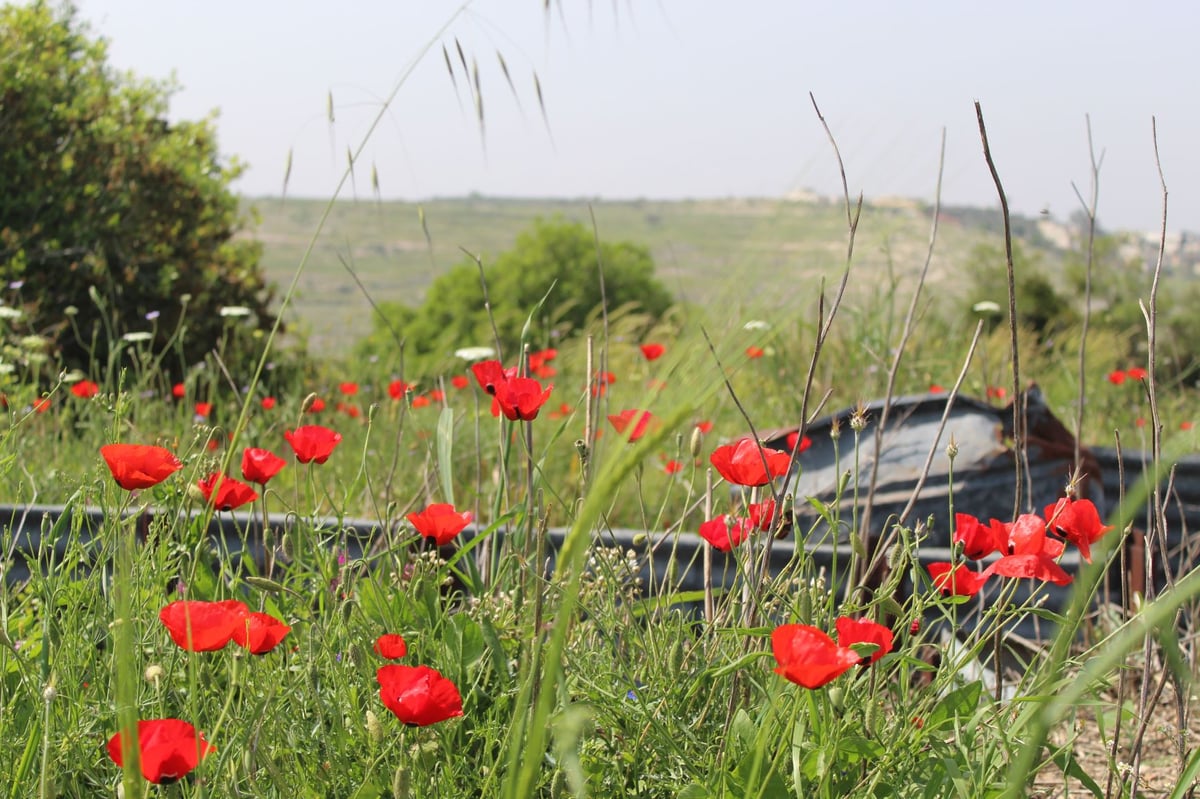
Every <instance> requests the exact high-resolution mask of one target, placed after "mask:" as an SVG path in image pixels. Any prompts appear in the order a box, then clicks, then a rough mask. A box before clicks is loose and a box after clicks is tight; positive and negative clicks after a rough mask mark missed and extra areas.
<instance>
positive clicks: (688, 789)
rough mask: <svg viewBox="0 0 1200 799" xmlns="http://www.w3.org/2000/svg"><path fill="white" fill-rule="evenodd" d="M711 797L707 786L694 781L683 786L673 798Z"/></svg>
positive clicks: (693, 798) (701, 798)
mask: <svg viewBox="0 0 1200 799" xmlns="http://www.w3.org/2000/svg"><path fill="white" fill-rule="evenodd" d="M711 797H712V794H711V793H709V792H708V788H705V787H704V786H703V785H700V784H699V783H695V782H693V783H692V784H691V785H685V786H683V789H682V790H681V791H680V792H679V793H678V794H676V795H675V799H710V798H711Z"/></svg>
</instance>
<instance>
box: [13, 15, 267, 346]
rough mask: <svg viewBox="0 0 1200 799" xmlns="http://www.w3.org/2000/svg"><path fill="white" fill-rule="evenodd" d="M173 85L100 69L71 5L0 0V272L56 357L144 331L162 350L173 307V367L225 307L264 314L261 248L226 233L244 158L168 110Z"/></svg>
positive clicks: (219, 325) (256, 316) (255, 319)
mask: <svg viewBox="0 0 1200 799" xmlns="http://www.w3.org/2000/svg"><path fill="white" fill-rule="evenodd" d="M171 92H172V87H171V86H170V85H169V84H164V83H157V82H153V81H146V80H139V79H137V78H135V77H133V76H131V75H125V74H119V73H117V72H115V71H114V70H113V69H112V68H111V67H109V65H108V63H107V49H106V45H105V42H104V41H103V40H102V39H98V38H94V37H92V36H90V35H89V31H88V29H87V28H86V26H85V24H84V23H83V22H81V21H80V20H79V18H78V16H77V12H76V10H75V9H74V8H73V7H71V6H70V5H66V6H61V7H60V6H54V7H52V6H50V5H49V4H47V3H45V2H34V3H30V4H25V5H21V4H18V5H7V6H4V7H3V8H0V141H3V146H0V278H2V279H3V281H4V284H5V285H8V286H13V285H18V286H20V290H19V292H9V293H6V294H5V295H4V296H5V298H6V299H7V301H8V302H10V303H11V302H18V301H19V302H20V303H21V305H22V311H23V312H24V315H25V319H26V320H28V323H29V327H30V329H31V330H33V331H34V332H37V333H38V334H40V335H43V336H45V337H47V338H49V339H51V341H52V343H53V346H54V347H56V348H57V350H58V354H59V355H61V357H62V359H63V361H64V363H66V364H68V365H76V366H80V367H83V368H85V369H86V368H87V367H88V365H89V362H90V361H91V360H92V359H97V360H99V361H100V362H101V363H104V362H105V360H106V358H107V357H108V354H109V351H110V347H111V346H113V345H114V344H115V343H116V342H117V341H118V340H119V338H120V337H121V336H122V335H123V334H125V333H128V332H131V331H149V330H150V329H151V328H152V327H153V328H154V330H156V331H157V333H156V335H157V339H156V340H155V341H154V342H153V345H154V346H155V347H159V348H161V347H163V346H165V345H166V344H167V340H168V337H169V336H170V335H171V333H172V332H173V331H174V330H175V329H176V327H177V325H178V324H179V323H180V321H181V316H182V317H183V318H182V323H183V324H184V325H185V326H186V333H185V335H183V336H182V337H180V338H179V339H177V340H176V342H175V343H174V346H177V347H178V356H179V357H172V358H167V359H165V360H164V361H163V365H164V367H167V368H182V367H184V366H185V365H186V364H189V363H192V362H195V361H198V360H200V359H202V358H203V357H204V356H205V354H206V353H208V352H209V351H210V350H212V349H213V348H214V347H215V346H216V344H217V342H218V341H219V340H220V338H221V336H222V332H223V329H224V327H225V325H226V324H227V323H228V320H227V319H224V318H222V316H221V315H220V314H219V309H220V308H222V307H223V306H241V307H244V308H246V309H248V312H249V316H250V319H251V323H252V324H256V325H259V326H261V327H266V326H269V325H270V324H271V323H272V322H273V321H274V318H273V316H272V314H271V311H270V310H269V308H268V303H269V299H270V295H269V292H268V291H267V288H266V286H265V284H264V280H263V275H262V273H261V271H260V268H259V255H260V246H259V244H258V243H256V242H254V241H252V240H251V239H249V238H246V237H243V236H241V235H239V233H240V232H241V230H242V228H243V222H244V220H243V218H242V216H241V214H240V212H239V208H238V200H237V197H236V196H235V195H234V194H233V193H232V192H231V191H230V183H231V182H232V181H233V180H234V179H235V178H236V177H237V176H238V175H239V174H241V171H242V167H241V165H240V164H238V163H237V162H236V161H233V162H224V161H223V160H222V159H221V156H220V154H219V152H218V150H217V143H216V136H215V132H214V129H213V124H212V119H211V118H209V119H204V120H201V121H198V122H179V123H171V122H169V121H168V120H167V101H168V99H169V97H170V94H171ZM72 307H73V308H74V309H75V315H74V318H73V319H69V318H68V316H67V315H65V314H64V311H65V310H66V309H68V308H72ZM147 314H150V315H151V316H152V317H154V319H155V321H154V323H153V325H152V324H151V323H150V322H149V321H147ZM242 324H246V322H245V321H243V322H242Z"/></svg>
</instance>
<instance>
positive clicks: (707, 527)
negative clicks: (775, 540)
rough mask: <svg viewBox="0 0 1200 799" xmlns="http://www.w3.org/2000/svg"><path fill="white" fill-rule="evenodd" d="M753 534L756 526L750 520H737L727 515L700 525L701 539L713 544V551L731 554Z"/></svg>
mask: <svg viewBox="0 0 1200 799" xmlns="http://www.w3.org/2000/svg"><path fill="white" fill-rule="evenodd" d="M752 532H754V525H753V524H751V523H750V520H749V519H735V518H733V517H731V516H729V515H727V514H721V515H720V516H718V517H717V518H715V519H709V520H708V521H706V522H704V523H703V524H701V525H700V537H701V538H703V539H704V540H705V541H707V542H708V543H710V544H712V546H713V549H719V550H720V551H722V552H729V551H730V550H732V549H733V548H734V547H736V546H737V545H738V544H740V543H742V542H743V541H745V540H746V539H747V538H749V537H750V533H752Z"/></svg>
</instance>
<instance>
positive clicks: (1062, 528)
mask: <svg viewBox="0 0 1200 799" xmlns="http://www.w3.org/2000/svg"><path fill="white" fill-rule="evenodd" d="M1045 516H1046V519H1047V526H1048V527H1049V528H1050V529H1051V530H1052V531H1054V532H1055V533H1057V534H1059V535H1061V536H1062V537H1063V538H1065V539H1067V540H1068V541H1070V542H1071V543H1072V544H1074V545H1075V546H1077V547H1079V554H1080V555H1081V556H1082V557H1083V559H1084V560H1086V561H1087V562H1088V563H1091V562H1092V544H1094V543H1096V542H1097V541H1099V540H1100V537H1101V536H1103V535H1104V534H1105V533H1107V532H1108V531H1109V530H1111V529H1113V528H1112V526H1111V525H1106V524H1104V522H1102V521H1100V513H1099V512H1098V511H1097V510H1096V506H1095V505H1093V504H1092V501H1091V500H1090V499H1076V500H1072V499H1068V498H1066V497H1063V498H1062V499H1060V500H1059V501H1058V502H1056V503H1055V504H1053V505H1047V506H1046V511H1045Z"/></svg>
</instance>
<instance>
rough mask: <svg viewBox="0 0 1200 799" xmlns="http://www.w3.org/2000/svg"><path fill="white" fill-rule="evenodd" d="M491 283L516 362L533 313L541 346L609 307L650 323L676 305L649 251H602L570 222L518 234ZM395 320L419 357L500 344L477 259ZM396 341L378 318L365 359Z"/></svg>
mask: <svg viewBox="0 0 1200 799" xmlns="http://www.w3.org/2000/svg"><path fill="white" fill-rule="evenodd" d="M598 260H599V263H598ZM601 265H602V267H603V277H604V293H603V299H602V294H601V288H600V285H601V283H600V275H601ZM483 278H484V280H486V283H487V291H488V298H489V300H490V301H491V306H492V313H493V315H494V317H495V321H496V328H497V331H498V333H499V336H500V341H501V345H502V347H503V348H504V352H505V355H506V356H507V357H510V358H511V357H512V356H513V355H515V354H516V352H517V351H518V348H519V346H520V342H521V334H522V330H523V329H524V328H525V324H526V321H527V320H529V319H530V316H531V314H532V324H531V326H530V330H529V333H528V341H529V342H530V343H531V345H532V346H535V347H541V346H545V345H546V344H547V343H549V342H550V341H552V340H554V339H556V338H557V339H560V338H562V337H566V336H569V335H572V334H576V333H578V332H580V331H582V330H585V329H587V328H588V326H589V324H592V323H594V321H595V320H596V319H597V318H598V316H599V314H600V311H601V307H602V305H604V304H605V302H606V303H607V308H608V309H609V311H615V310H616V309H618V308H634V309H636V310H637V311H639V312H641V313H643V314H646V315H647V316H648V317H649V318H650V319H656V318H658V317H659V316H661V315H662V314H663V313H664V312H665V311H666V310H667V309H668V308H670V307H671V305H673V304H674V299H673V298H672V296H671V294H670V293H669V292H668V291H667V290H666V288H664V287H663V285H662V284H661V283H659V281H658V280H657V279H656V278H655V277H654V260H653V259H652V258H651V257H650V252H649V250H647V249H646V248H645V247H642V246H639V245H636V244H632V243H630V242H601V244H600V247H599V253H597V248H596V243H595V241H594V239H593V236H592V231H591V230H590V229H589V228H586V227H584V226H583V225H582V224H579V223H577V222H568V221H564V220H562V219H554V220H550V221H546V220H538V221H537V222H535V223H534V225H533V228H532V229H531V230H528V231H525V232H523V233H521V234H520V235H519V236H517V240H516V242H515V243H514V244H513V247H512V249H510V250H508V251H506V252H504V253H502V254H500V255H499V256H498V257H497V258H496V259H495V260H494V261H492V262H491V263H485V265H484V270H483ZM543 299H545V302H542V300H543ZM387 317H388V322H389V323H390V325H391V327H393V328H395V329H396V330H398V331H400V330H402V333H403V337H404V339H405V340H406V347H407V350H406V351H407V352H408V353H410V354H412V355H414V356H417V357H420V356H422V355H426V354H444V353H451V352H453V351H454V350H455V349H456V348H458V347H465V346H469V345H490V344H491V343H492V341H493V339H494V336H493V333H492V327H491V323H490V321H489V319H488V314H487V311H486V309H485V308H484V301H483V288H482V283H481V280H480V273H479V267H478V265H477V264H476V263H475V262H474V261H472V260H470V259H467V260H464V261H463V262H461V263H459V264H458V265H456V266H454V267H453V268H451V269H450V271H448V272H446V273H445V274H443V275H441V276H440V277H438V278H437V279H436V280H434V281H433V283H432V284H431V285H430V286H429V289H428V291H427V292H426V294H425V301H424V302H423V303H422V304H421V306H420V307H419V308H417V309H416V310H415V311H413V312H411V313H410V312H401V311H399V310H398V309H397V308H395V307H392V308H391V311H390V312H388V313H387ZM391 338H392V336H391V332H390V331H389V330H388V329H387V325H385V324H383V323H382V322H381V321H379V320H377V322H376V329H375V331H374V332H373V333H372V334H371V336H370V337H368V338H367V339H366V340H364V342H362V345H361V346H360V353H362V354H366V353H371V352H379V351H380V348H382V347H385V346H387V342H389V341H390V340H391Z"/></svg>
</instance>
